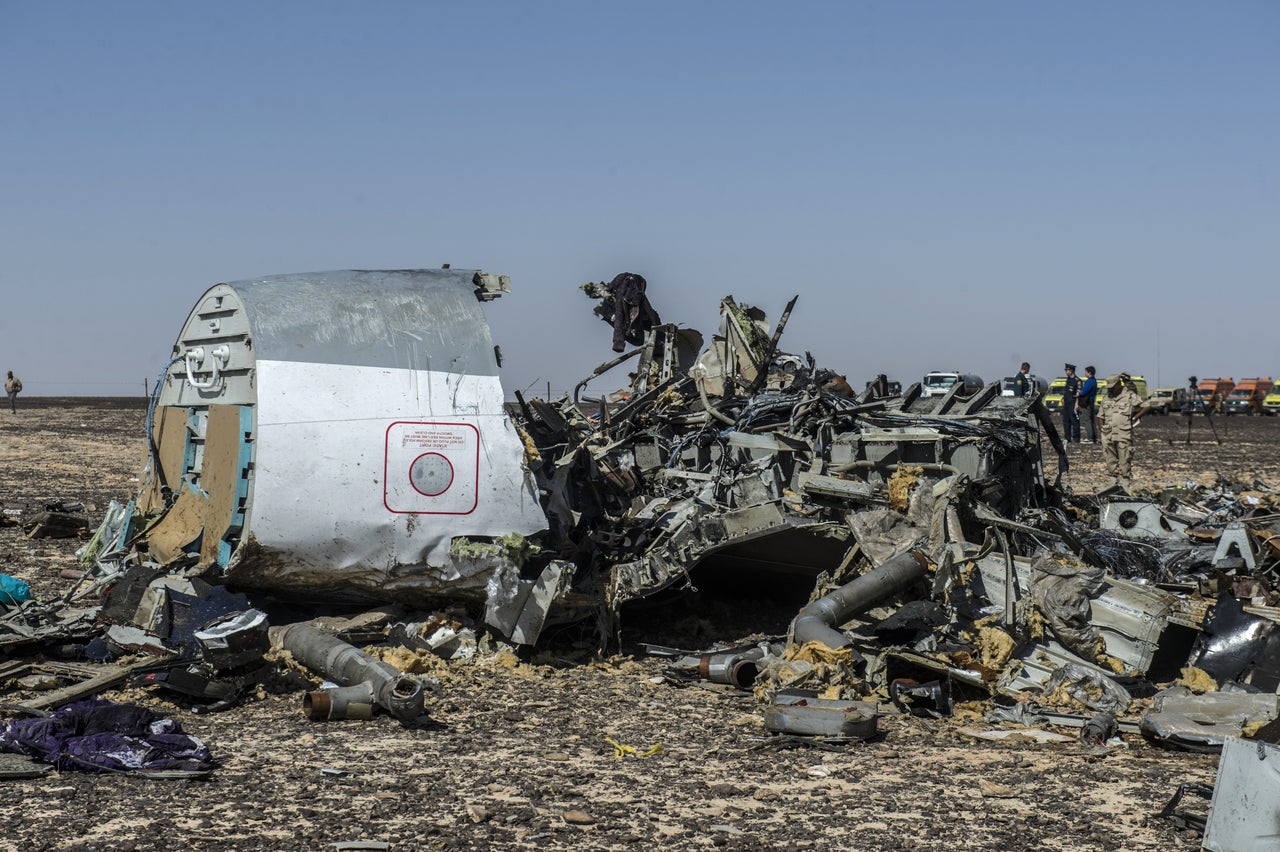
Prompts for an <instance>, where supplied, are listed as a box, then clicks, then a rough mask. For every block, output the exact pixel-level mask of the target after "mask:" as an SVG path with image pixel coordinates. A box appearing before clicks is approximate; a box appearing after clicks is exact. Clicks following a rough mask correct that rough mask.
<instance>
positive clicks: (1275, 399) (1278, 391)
mask: <svg viewBox="0 0 1280 852" xmlns="http://www.w3.org/2000/svg"><path fill="white" fill-rule="evenodd" d="M1262 413H1263V414H1268V415H1270V416H1272V417H1274V416H1276V415H1277V414H1280V385H1276V386H1275V387H1273V388H1271V393H1269V394H1267V398H1266V399H1264V400H1263V401H1262Z"/></svg>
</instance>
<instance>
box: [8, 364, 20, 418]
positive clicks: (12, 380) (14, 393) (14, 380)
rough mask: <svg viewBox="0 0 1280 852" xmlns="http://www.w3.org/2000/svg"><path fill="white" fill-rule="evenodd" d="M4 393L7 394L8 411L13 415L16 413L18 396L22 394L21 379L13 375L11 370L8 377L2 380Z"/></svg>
mask: <svg viewBox="0 0 1280 852" xmlns="http://www.w3.org/2000/svg"><path fill="white" fill-rule="evenodd" d="M4 392H5V393H7V394H9V410H10V411H11V412H13V413H14V414H17V413H18V402H17V400H18V394H20V393H22V379H19V378H18V377H17V376H15V375H14V374H13V370H10V371H9V377H8V378H7V379H5V380H4Z"/></svg>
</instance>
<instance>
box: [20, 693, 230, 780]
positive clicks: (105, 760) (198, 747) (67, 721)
mask: <svg viewBox="0 0 1280 852" xmlns="http://www.w3.org/2000/svg"><path fill="white" fill-rule="evenodd" d="M0 751H11V752H17V753H18V754H25V755H27V756H29V757H36V758H39V759H40V760H43V761H45V762H46V763H52V764H55V765H56V766H57V767H58V768H59V769H69V768H75V769H88V770H90V771H104V772H111V771H116V772H129V771H134V770H137V771H143V772H155V771H161V770H165V771H171V770H185V771H205V770H209V769H212V768H213V767H214V759H213V756H212V755H211V754H210V753H209V749H208V748H207V747H206V746H205V744H204V743H202V742H201V741H200V740H199V739H197V738H196V737H193V736H190V735H188V734H184V733H183V732H182V726H181V725H179V724H178V723H177V722H176V721H174V720H173V719H169V718H165V717H162V716H159V715H158V714H156V713H153V712H152V711H150V710H148V709H146V708H145V707H139V706H137V705H136V704H115V703H113V702H111V701H106V700H103V699H90V700H87V701H77V702H76V703H74V704H68V705H67V706H66V707H63V708H61V709H60V710H58V711H57V712H55V713H54V714H53V715H52V716H49V717H45V718H39V719H17V720H15V721H13V722H9V723H8V724H5V725H3V726H0Z"/></svg>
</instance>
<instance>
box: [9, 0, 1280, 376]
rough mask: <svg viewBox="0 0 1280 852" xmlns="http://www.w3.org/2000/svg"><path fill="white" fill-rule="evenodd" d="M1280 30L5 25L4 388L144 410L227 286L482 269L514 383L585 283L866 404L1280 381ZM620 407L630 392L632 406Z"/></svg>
mask: <svg viewBox="0 0 1280 852" xmlns="http://www.w3.org/2000/svg"><path fill="white" fill-rule="evenodd" d="M1277 91H1280V4H1276V3H1273V2H1236V3H1221V4H1205V3H1182V2H1147V3H1144V2H1129V3H1119V4H1117V3H1101V2H1099V3H1092V2H1082V3H1071V4H1065V3H1064V4H1046V3H996V2H987V3H982V2H978V3H955V2H938V3H932V2H909V3H865V2H847V3H793V4H780V3H753V2H734V3H729V2H723V3H722V2H704V3H662V2H656V3H654V2H651V3H646V4H626V5H624V4H610V3H599V2H595V3H568V2H549V3H542V4H535V3H527V2H525V3H494V2H474V3H468V4H452V3H451V4H445V3H427V2H421V3H389V2H384V3H365V4H352V3H324V2H308V3H284V2H281V3H270V4H261V3H237V2H223V3H218V4H173V3H160V2H156V3H134V2H121V3H117V4H103V3H70V2H68V3H57V2H53V3H34V2H16V1H15V0H5V1H4V2H0V116H3V119H2V120H0V258H3V262H0V293H3V302H2V303H0V369H13V370H14V371H15V372H17V373H18V375H20V376H21V377H22V378H23V381H24V383H25V385H26V388H27V392H28V393H30V394H40V395H63V394H109V395H116V394H131V393H140V392H141V388H142V383H143V379H144V378H146V377H151V376H153V375H154V374H155V373H156V372H157V371H158V370H159V369H160V367H161V366H163V364H164V361H165V359H166V358H167V356H168V353H169V350H170V347H171V346H172V343H173V340H174V338H175V336H176V334H177V332H178V330H179V328H180V327H181V325H182V323H183V321H184V320H185V318H186V316H187V313H188V312H189V310H190V309H191V307H192V306H193V305H194V304H195V303H196V301H197V299H198V298H199V296H200V294H201V293H203V292H204V290H205V289H207V288H208V287H210V286H212V285H213V284H215V283H217V282H220V281H232V280H237V279H241V278H247V277H253V276H258V275H268V274H275V273H285V272H300V271H307V270H325V269H345V268H407V267H416V266H438V265H440V264H441V263H446V262H448V263H451V264H452V265H453V266H455V267H480V268H483V269H485V270H487V271H491V272H501V273H505V274H508V275H510V276H511V277H512V286H513V293H512V294H511V295H510V296H508V297H505V298H503V299H502V300H499V301H498V302H495V303H493V305H492V306H491V309H490V310H489V315H490V317H491V321H492V325H493V331H494V336H495V339H496V340H497V341H498V342H499V343H500V344H501V345H502V348H503V351H504V353H505V355H506V363H505V366H504V383H505V384H506V386H507V388H508V390H512V389H515V388H522V387H526V386H530V385H533V386H535V387H540V388H545V384H546V382H548V381H549V382H551V385H552V388H553V390H555V391H560V390H563V389H567V388H571V387H572V386H573V384H574V383H575V382H576V381H577V380H578V378H579V377H581V376H583V375H585V374H586V373H588V372H589V371H590V370H591V369H592V368H593V367H595V366H596V365H597V364H599V363H601V362H603V361H605V360H608V359H609V358H610V357H612V354H613V353H612V352H611V351H610V347H609V343H610V332H609V329H608V327H607V326H605V325H604V323H602V322H600V321H599V320H598V319H597V318H595V317H594V316H593V315H592V313H591V308H592V303H591V302H590V301H589V300H588V299H586V297H584V296H583V295H582V294H581V293H580V292H579V291H578V289H577V288H578V285H580V284H581V283H583V282H584V281H588V280H607V279H609V278H611V277H612V276H613V275H614V274H616V273H618V272H621V271H624V270H628V271H634V272H639V273H641V274H643V275H644V276H645V277H646V278H647V279H648V281H649V287H650V295H651V298H652V299H653V302H654V304H655V306H656V307H657V308H658V310H659V311H660V312H661V314H662V316H663V319H664V320H667V321H673V322H678V323H681V324H683V325H686V326H691V327H694V328H699V329H701V330H703V331H704V332H710V331H712V330H713V329H714V326H715V323H716V319H717V313H716V311H717V307H716V306H717V304H718V302H719V299H720V298H721V297H722V296H724V295H728V294H732V295H734V296H735V297H736V298H738V299H739V301H744V302H748V303H752V304H756V305H759V306H760V307H762V308H764V309H765V310H766V311H768V312H769V314H770V315H771V317H775V318H776V316H777V314H778V312H779V311H780V310H781V308H782V306H783V305H784V304H785V303H786V301H787V299H788V298H790V296H792V295H794V294H799V295H800V301H799V304H798V305H797V308H796V313H795V314H794V315H793V317H792V319H791V322H790V323H789V324H788V327H787V332H786V335H785V337H784V340H783V348H784V349H791V350H793V351H803V350H810V351H812V352H813V354H814V355H815V356H816V357H817V358H818V360H819V362H820V363H822V364H823V365H826V366H830V367H833V368H835V369H837V370H838V371H842V372H845V373H847V374H848V376H849V378H850V380H851V381H852V382H853V383H854V384H855V385H857V386H860V385H861V383H862V382H863V381H865V380H866V379H867V378H870V377H871V376H873V375H874V374H876V373H878V372H887V373H889V374H890V375H891V376H892V377H894V378H899V379H901V380H902V381H903V382H904V384H906V383H907V382H909V381H913V380H915V379H918V378H919V376H920V375H921V374H922V373H923V372H925V371H927V370H929V369H934V368H959V369H962V370H966V371H971V372H977V373H979V374H980V375H982V376H984V377H986V378H987V379H988V380H991V379H994V378H998V377H999V376H1001V375H1008V374H1012V373H1013V372H1014V371H1015V370H1016V367H1017V363H1018V362H1019V361H1021V360H1023V359H1024V358H1025V359H1028V360H1030V361H1031V362H1032V364H1033V369H1034V371H1035V372H1038V373H1040V374H1042V375H1046V376H1053V375H1057V374H1059V373H1060V371H1061V366H1062V362H1063V361H1064V360H1070V361H1072V362H1074V363H1077V364H1080V365H1084V364H1087V363H1092V364H1096V365H1097V366H1098V369H1099V372H1100V373H1102V374H1104V375H1105V374H1106V373H1109V372H1113V371H1118V370H1121V369H1125V370H1129V371H1131V372H1140V373H1145V374H1146V375H1147V376H1148V378H1149V379H1150V380H1151V381H1152V383H1153V384H1154V383H1155V381H1156V379H1157V378H1158V379H1159V380H1160V382H1161V383H1162V384H1179V383H1181V382H1182V381H1183V380H1184V379H1185V378H1186V376H1187V375H1189V374H1191V373H1197V374H1199V375H1216V374H1224V375H1231V376H1235V377H1237V378H1239V377H1241V376H1244V375H1256V374H1263V375H1268V374H1269V375H1273V376H1274V375H1280V334H1277V333H1276V325H1275V318H1276V317H1277V316H1280V299H1278V298H1277V297H1276V289H1277V288H1276V285H1277V280H1278V274H1277V273H1278V270H1280V167H1278V165H1277V159H1278V157H1280V154H1278V153H1277V152H1280V98H1278V97H1277V96H1276V93H1277ZM620 381H621V379H620Z"/></svg>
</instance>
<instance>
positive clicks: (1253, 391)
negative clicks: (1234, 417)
mask: <svg viewBox="0 0 1280 852" xmlns="http://www.w3.org/2000/svg"><path fill="white" fill-rule="evenodd" d="M1272 385H1273V382H1272V381H1271V379H1270V378H1265V379H1263V378H1256V379H1241V380H1240V381H1238V382H1236V386H1235V387H1233V388H1232V389H1231V391H1230V392H1229V393H1228V394H1227V400H1226V403H1225V404H1224V405H1223V410H1224V411H1226V413H1227V414H1261V413H1262V401H1263V400H1264V399H1266V398H1267V394H1269V393H1271V387H1272Z"/></svg>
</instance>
